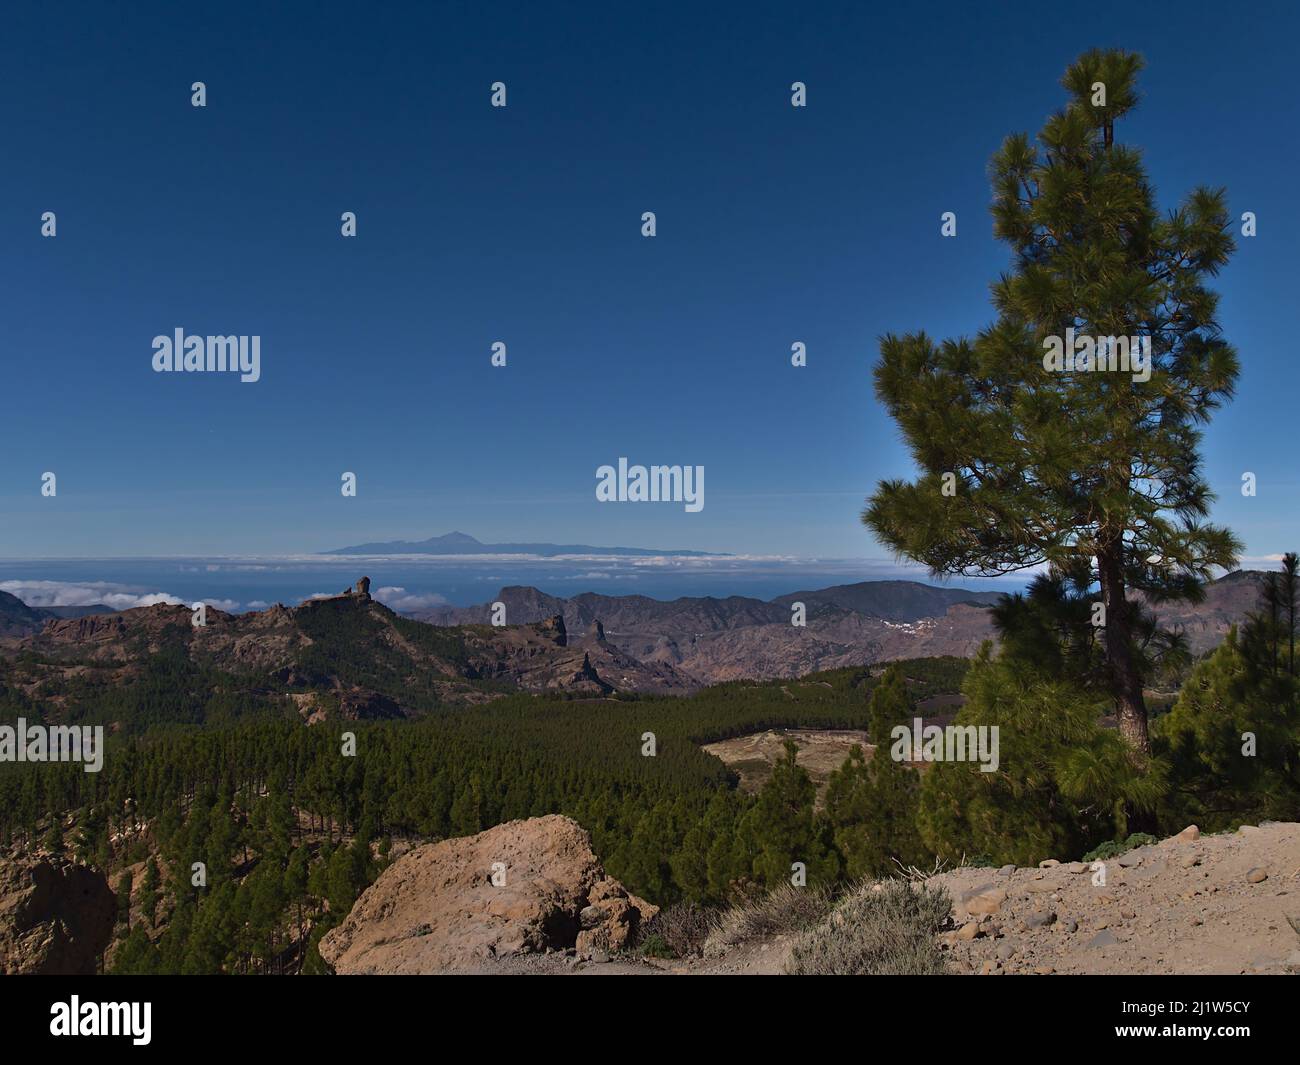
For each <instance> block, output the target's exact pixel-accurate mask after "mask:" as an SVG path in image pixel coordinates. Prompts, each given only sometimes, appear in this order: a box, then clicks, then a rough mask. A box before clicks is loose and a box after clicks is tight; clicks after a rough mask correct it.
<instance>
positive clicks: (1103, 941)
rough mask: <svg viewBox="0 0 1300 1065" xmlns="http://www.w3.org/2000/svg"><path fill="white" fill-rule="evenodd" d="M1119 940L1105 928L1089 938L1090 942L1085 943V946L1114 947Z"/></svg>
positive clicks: (1090, 947)
mask: <svg viewBox="0 0 1300 1065" xmlns="http://www.w3.org/2000/svg"><path fill="white" fill-rule="evenodd" d="M1118 942H1119V940H1117V939H1116V938H1115V937H1114V935H1112V934H1111V933H1110V932H1109V931H1107V930H1104V929H1103V930H1102V931H1100V932H1098V933H1097V934H1096V935H1095V936H1093V937H1092V938H1091V939H1090V940H1088V942H1087V943H1085V944H1084V946H1086V947H1088V948H1089V949H1092V948H1093V947H1113V946H1115V944H1116V943H1118Z"/></svg>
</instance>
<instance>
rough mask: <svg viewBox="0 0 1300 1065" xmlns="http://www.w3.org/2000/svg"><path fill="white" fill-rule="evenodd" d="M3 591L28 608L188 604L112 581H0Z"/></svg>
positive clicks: (117, 607)
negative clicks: (19, 600)
mask: <svg viewBox="0 0 1300 1065" xmlns="http://www.w3.org/2000/svg"><path fill="white" fill-rule="evenodd" d="M0 591H5V592H8V593H9V594H10V595H16V596H17V597H18V598H19V599H21V600H22V601H23V602H24V603H26V604H27V605H28V606H98V605H100V604H102V605H104V606H110V607H112V608H113V609H114V610H129V609H130V608H131V607H135V606H153V605H155V604H156V603H167V604H168V605H170V606H176V605H178V604H180V603H183V602H184V600H182V599H180V598H178V597H177V596H174V595H172V594H171V593H170V592H141V591H140V590H138V589H134V588H132V587H131V586H130V585H126V584H113V583H111V582H109V581H81V582H71V581H0ZM235 605H238V604H235ZM222 609H223V610H224V609H226V608H225V607H222Z"/></svg>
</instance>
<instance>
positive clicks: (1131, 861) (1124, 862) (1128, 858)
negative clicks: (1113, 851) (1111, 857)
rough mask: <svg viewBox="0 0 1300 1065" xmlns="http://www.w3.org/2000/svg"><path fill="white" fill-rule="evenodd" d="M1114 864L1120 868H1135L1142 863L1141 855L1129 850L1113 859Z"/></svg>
mask: <svg viewBox="0 0 1300 1065" xmlns="http://www.w3.org/2000/svg"><path fill="white" fill-rule="evenodd" d="M1115 864H1117V865H1118V866H1119V867H1120V868H1121V869H1136V868H1137V867H1138V866H1139V865H1141V864H1142V855H1140V854H1135V853H1133V852H1131V851H1130V852H1129V853H1128V854H1121V855H1120V856H1119V857H1118V858H1117V859H1116V860H1115Z"/></svg>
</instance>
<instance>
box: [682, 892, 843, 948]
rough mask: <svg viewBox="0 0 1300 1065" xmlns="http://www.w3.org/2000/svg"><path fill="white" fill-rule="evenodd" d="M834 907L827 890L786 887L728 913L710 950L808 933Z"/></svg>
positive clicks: (721, 922) (709, 944)
mask: <svg viewBox="0 0 1300 1065" xmlns="http://www.w3.org/2000/svg"><path fill="white" fill-rule="evenodd" d="M833 904H834V896H833V895H832V894H831V892H830V891H828V890H827V889H826V888H820V887H802V888H797V887H794V886H793V885H791V884H783V885H782V886H781V887H779V888H777V889H776V890H775V891H772V892H770V893H768V894H767V895H765V896H763V897H762V898H761V899H759V900H758V901H756V902H753V903H748V904H746V905H743V906H737V907H735V908H734V909H732V910H729V911H728V912H727V913H726V914H725V915H724V916H723V917H722V920H721V921H720V922H719V925H718V928H717V931H716V932H715V933H714V934H713V935H711V936H710V937H709V940H708V943H707V946H708V949H709V951H710V952H712V951H713V950H715V949H726V948H727V947H735V946H739V945H740V944H741V943H746V942H748V941H750V940H753V939H765V938H768V937H770V936H776V935H783V934H788V933H791V932H804V931H807V930H808V929H810V928H812V927H814V926H815V925H816V924H817V923H818V922H819V921H821V920H822V919H823V918H824V917H826V915H827V914H828V913H829V912H830V910H831V907H832V905H833Z"/></svg>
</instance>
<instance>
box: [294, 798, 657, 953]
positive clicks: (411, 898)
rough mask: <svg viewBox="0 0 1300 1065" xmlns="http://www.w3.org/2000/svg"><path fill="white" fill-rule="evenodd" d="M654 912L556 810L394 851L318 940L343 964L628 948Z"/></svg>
mask: <svg viewBox="0 0 1300 1065" xmlns="http://www.w3.org/2000/svg"><path fill="white" fill-rule="evenodd" d="M502 867H504V870H503V875H504V882H503V883H501V884H500V886H498V885H497V884H494V883H493V875H494V872H495V873H497V874H498V875H497V879H498V880H500V879H501V874H502ZM657 912H658V910H657V908H656V907H654V906H652V905H651V904H650V903H648V902H645V901H643V900H641V899H638V898H636V897H635V896H634V895H629V894H628V893H627V891H625V890H624V888H623V886H622V885H621V884H619V883H618V881H616V880H612V879H611V878H609V877H607V876H606V875H605V872H604V870H603V869H602V868H601V865H600V863H599V861H597V859H596V856H595V855H594V854H593V853H592V850H591V838H590V837H589V836H588V835H587V832H586V830H585V829H583V828H582V827H581V826H580V825H579V824H578V823H577V822H575V821H572V820H570V819H569V818H567V817H560V816H558V815H551V816H548V817H538V818H531V819H529V820H527V821H511V822H509V823H508V824H504V825H498V826H496V827H495V828H491V829H488V831H486V832H480V833H479V834H478V835H476V836H469V837H466V838H463V839H449V840H444V841H443V842H441V843H432V844H427V845H425V846H423V847H420V848H418V849H416V850H414V851H412V852H411V853H410V854H407V855H405V856H404V857H402V858H400V859H398V860H397V861H395V862H394V863H393V864H392V865H390V866H389V867H388V868H387V869H385V870H384V871H383V873H381V874H380V876H379V879H378V880H376V881H375V882H374V883H373V884H372V885H371V886H370V887H369V888H367V889H366V891H365V892H364V893H362V895H361V897H360V898H359V899H358V900H357V902H356V904H355V905H354V906H353V907H352V911H351V912H350V913H349V914H348V916H347V917H346V919H345V920H344V921H343V923H342V924H340V925H339V926H338V927H337V928H335V929H333V930H332V931H330V932H329V933H328V934H327V935H326V936H325V937H324V938H323V939H322V940H321V944H320V953H321V957H322V958H324V959H325V961H326V962H328V963H329V964H330V965H332V966H333V967H334V969H335V970H336V971H337V972H339V973H342V974H353V973H436V972H445V971H449V970H457V969H472V968H478V967H481V966H483V965H484V964H486V963H488V962H489V961H490V960H491V959H492V958H497V957H503V956H506V955H510V954H527V953H533V952H542V951H545V950H547V949H554V950H563V949H566V948H570V947H576V948H577V953H578V954H580V955H592V954H594V953H596V952H597V951H606V952H609V951H615V950H621V949H623V948H624V947H626V946H627V945H628V943H629V941H630V940H631V939H632V937H633V936H634V934H635V933H636V930H637V928H638V927H639V925H640V923H641V922H642V921H643V920H648V919H649V918H650V917H652V916H654V914H655V913H657Z"/></svg>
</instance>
